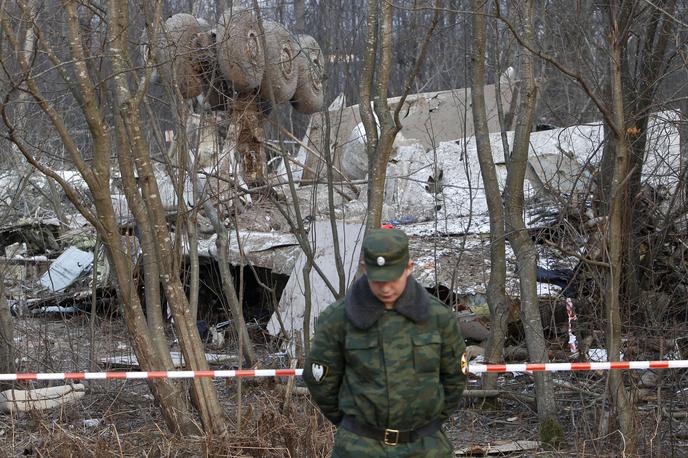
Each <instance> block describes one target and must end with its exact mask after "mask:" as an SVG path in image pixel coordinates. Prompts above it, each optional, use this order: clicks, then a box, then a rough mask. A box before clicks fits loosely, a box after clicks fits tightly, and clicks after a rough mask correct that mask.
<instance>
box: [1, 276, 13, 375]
mask: <svg viewBox="0 0 688 458" xmlns="http://www.w3.org/2000/svg"><path fill="white" fill-rule="evenodd" d="M4 274H5V273H4V272H2V271H0V374H11V373H13V372H14V371H15V364H14V320H13V319H12V312H11V311H10V306H9V303H8V302H7V298H6V297H5V275H4ZM4 386H5V384H4V383H3V384H0V387H4Z"/></svg>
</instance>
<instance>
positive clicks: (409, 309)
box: [345, 275, 430, 330]
mask: <svg viewBox="0 0 688 458" xmlns="http://www.w3.org/2000/svg"><path fill="white" fill-rule="evenodd" d="M345 302H346V316H347V318H349V321H351V323H352V324H353V325H354V326H355V327H356V328H358V329H361V330H366V329H369V328H370V327H371V326H372V325H373V324H375V322H376V321H377V320H378V319H379V318H380V316H382V314H383V313H384V312H385V306H384V304H382V302H380V300H379V299H378V298H377V297H375V295H374V294H373V292H372V291H371V290H370V286H368V278H367V277H366V276H365V275H364V276H363V277H361V278H359V279H358V280H356V282H355V283H354V284H353V285H352V286H351V288H349V291H348V292H347V294H346V298H345ZM429 307H430V297H429V294H428V292H427V291H426V290H425V288H423V287H422V286H421V285H420V284H419V283H418V282H417V281H416V280H415V279H414V278H413V277H409V279H408V282H407V283H406V289H404V292H403V293H401V296H400V297H399V299H397V302H396V303H395V304H394V310H395V311H396V312H398V313H400V314H402V315H403V316H405V317H406V318H408V319H409V320H412V321H414V322H416V323H418V322H422V321H425V320H427V319H428V316H429V311H428V309H429Z"/></svg>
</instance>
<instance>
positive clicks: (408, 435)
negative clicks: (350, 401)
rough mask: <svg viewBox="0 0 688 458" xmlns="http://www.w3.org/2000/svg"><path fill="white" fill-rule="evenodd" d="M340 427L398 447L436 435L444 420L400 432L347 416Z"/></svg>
mask: <svg viewBox="0 0 688 458" xmlns="http://www.w3.org/2000/svg"><path fill="white" fill-rule="evenodd" d="M339 426H341V427H342V428H344V429H346V430H347V431H351V432H352V433H354V434H358V435H359V436H364V437H368V438H370V439H375V440H379V441H382V442H384V443H385V444H386V445H397V444H403V443H407V442H415V441H417V440H418V439H420V438H421V437H425V436H429V435H431V434H434V433H436V432H437V431H439V430H440V429H441V428H442V420H439V419H437V420H433V421H431V422H430V423H428V424H427V425H425V426H421V427H420V428H416V429H412V430H408V431H399V430H398V429H382V428H376V427H375V426H370V425H367V424H365V423H360V422H358V421H356V418H354V417H351V416H348V415H345V416H344V418H343V419H342V421H341V423H339Z"/></svg>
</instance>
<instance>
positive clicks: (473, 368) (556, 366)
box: [461, 359, 688, 374]
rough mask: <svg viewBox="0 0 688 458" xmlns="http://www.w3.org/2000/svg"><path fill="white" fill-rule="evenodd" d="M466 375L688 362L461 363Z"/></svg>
mask: <svg viewBox="0 0 688 458" xmlns="http://www.w3.org/2000/svg"><path fill="white" fill-rule="evenodd" d="M461 368H462V369H463V372H464V374H466V373H468V372H470V373H472V374H482V373H485V372H560V371H609V370H621V369H634V370H637V369H685V368H688V360H672V361H666V360H662V361H612V362H600V363H519V364H474V363H467V362H466V361H465V360H464V359H462V361H461Z"/></svg>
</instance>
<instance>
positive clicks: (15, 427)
mask: <svg viewBox="0 0 688 458" xmlns="http://www.w3.org/2000/svg"><path fill="white" fill-rule="evenodd" d="M15 337H16V339H15V340H16V342H17V351H18V358H19V359H20V360H21V370H22V371H45V372H53V371H55V372H62V371H83V370H94V369H95V370H108V369H109V368H108V367H107V366H104V365H103V364H99V363H98V361H99V360H100V358H102V357H105V356H113V355H124V354H131V350H130V346H129V343H128V340H127V334H126V330H125V327H124V324H123V323H122V321H121V319H120V318H118V317H109V318H103V317H102V316H99V317H97V318H96V320H95V321H93V322H92V321H91V319H90V318H89V316H88V315H86V314H80V315H76V316H72V317H51V318H49V317H40V318H34V317H31V318H29V317H22V318H18V319H17V326H16V336H15ZM257 340H260V339H257ZM170 341H171V345H172V346H173V342H174V336H173V335H172V334H170ZM276 350H277V348H275V347H274V346H273V344H272V343H270V342H269V340H268V339H264V340H263V341H262V342H260V344H259V351H260V353H261V354H262V360H263V365H262V367H271V368H272V367H276V366H278V365H281V366H282V367H287V366H288V361H286V360H284V358H281V357H279V355H278V356H275V354H276ZM209 351H212V352H214V353H222V352H225V353H227V354H233V353H234V349H233V345H232V340H231V339H229V340H228V341H227V342H226V344H225V345H224V347H223V348H220V349H213V350H209ZM216 368H218V369H219V368H229V366H226V365H225V366H218V367H216ZM118 369H119V370H122V368H118ZM641 375H643V374H638V373H633V374H631V373H629V374H627V381H628V383H629V385H633V386H635V387H639V388H640V387H641V385H642V383H645V384H647V385H648V386H647V387H645V388H642V389H641V390H639V391H638V393H639V398H638V401H637V409H638V415H637V420H638V424H639V429H638V430H639V434H638V440H639V442H640V443H641V448H640V453H639V455H640V456H657V457H665V456H666V457H669V456H676V457H681V456H688V417H687V416H686V412H688V388H687V387H688V371H685V370H674V371H663V372H658V373H656V374H655V375H656V376H652V377H651V376H650V375H643V378H644V379H646V380H641ZM554 378H555V383H556V388H555V396H556V400H557V405H558V407H559V420H560V421H561V423H562V426H563V429H564V438H563V440H562V441H561V442H560V443H558V444H556V445H542V444H541V445H540V446H539V447H537V448H535V449H533V450H527V451H520V452H510V453H508V454H503V455H501V456H512V457H525V456H548V457H549V456H582V457H585V456H590V457H592V456H595V457H606V456H610V457H611V456H624V454H625V456H630V455H628V454H627V453H625V451H624V444H623V440H622V439H621V437H620V435H619V433H618V432H617V431H616V426H615V422H614V420H613V414H610V410H609V406H608V401H607V397H606V386H605V383H606V377H605V374H603V373H590V372H588V373H585V372H580V373H560V374H555V377H554ZM651 378H652V379H653V380H650V379H651ZM86 383H87V386H86V395H85V396H84V397H83V398H82V399H80V400H78V401H76V402H74V403H71V404H68V405H65V406H63V407H62V408H61V409H55V410H50V411H41V412H27V413H19V414H14V415H10V414H0V456H3V457H4V456H7V457H15V456H37V457H82V456H84V457H205V456H212V457H318V456H327V455H328V452H329V450H330V447H331V444H332V440H333V436H334V428H333V427H332V426H331V425H329V424H328V423H327V421H326V420H324V419H323V417H322V416H321V415H320V414H319V413H318V411H317V409H316V408H315V407H314V406H313V405H312V404H311V402H310V400H309V398H308V396H307V395H305V394H303V393H302V391H303V390H298V389H297V390H295V391H294V392H292V394H291V395H290V396H287V395H286V391H287V384H286V380H285V379H280V380H275V379H244V380H243V381H241V383H239V382H238V381H237V380H215V385H216V386H217V388H218V392H219V394H220V400H221V402H222V404H223V406H224V408H225V412H226V413H227V418H228V425H229V432H228V433H227V434H225V435H223V436H219V437H218V436H216V437H192V438H178V437H174V436H171V435H170V434H168V433H167V430H166V427H165V424H164V422H163V421H162V418H161V416H160V412H159V410H158V408H157V407H156V405H155V402H154V401H153V399H152V397H151V395H150V394H149V391H148V387H147V385H146V383H145V382H143V381H136V380H129V381H91V382H86ZM53 384H54V385H55V384H58V383H53ZM299 385H301V384H300V383H299V381H298V380H297V383H296V386H297V387H298V386H299ZM29 386H32V387H42V386H46V383H38V382H37V383H28V382H25V383H21V384H19V385H18V386H17V387H29ZM478 387H479V381H478V380H477V379H471V380H470V382H469V387H468V388H469V389H470V390H475V389H477V388H478ZM498 387H499V389H500V390H501V391H503V393H504V395H503V396H502V397H500V399H499V400H498V401H497V402H496V404H490V405H485V403H483V402H482V399H480V398H477V397H472V396H471V397H466V398H464V400H463V401H462V404H461V408H460V410H459V411H458V412H457V413H456V415H454V417H453V418H452V419H451V421H450V422H449V423H448V424H447V433H448V436H449V437H450V439H451V440H452V441H453V443H454V444H455V447H456V448H457V450H458V449H464V448H466V447H469V448H471V449H472V452H473V454H474V456H475V455H481V454H482V453H483V452H484V451H485V450H486V449H487V448H488V446H490V445H500V444H501V445H503V444H510V443H513V442H514V441H537V440H538V438H539V436H538V421H537V415H536V412H535V406H534V403H533V396H534V388H533V381H532V376H530V375H528V374H504V375H502V376H500V378H499V382H498ZM287 401H288V402H287ZM238 406H241V409H239V408H238ZM239 421H240V422H241V424H240V425H239Z"/></svg>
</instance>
